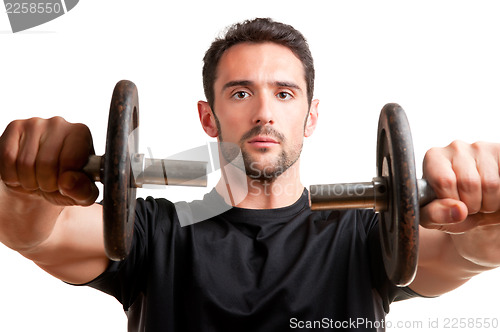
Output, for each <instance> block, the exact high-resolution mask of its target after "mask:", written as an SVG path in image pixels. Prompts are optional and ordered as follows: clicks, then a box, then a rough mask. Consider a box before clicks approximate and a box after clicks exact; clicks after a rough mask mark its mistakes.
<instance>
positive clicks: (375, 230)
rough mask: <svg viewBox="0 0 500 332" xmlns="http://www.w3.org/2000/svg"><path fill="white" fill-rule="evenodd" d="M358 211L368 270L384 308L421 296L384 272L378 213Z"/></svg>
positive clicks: (387, 309) (386, 310) (387, 308)
mask: <svg viewBox="0 0 500 332" xmlns="http://www.w3.org/2000/svg"><path fill="white" fill-rule="evenodd" d="M359 213H360V214H361V215H362V218H363V220H364V222H365V224H364V226H365V230H366V232H367V235H368V248H369V252H370V270H371V273H372V281H373V285H374V287H375V289H376V290H377V292H378V293H379V295H380V296H381V298H382V302H383V306H384V310H385V312H386V313H388V312H389V305H390V304H391V303H392V302H394V301H401V300H406V299H410V298H413V297H423V296H421V295H420V294H418V293H416V292H414V291H413V290H412V289H410V288H409V287H397V286H396V285H394V284H393V283H392V282H391V281H390V280H389V278H388V277H387V274H386V272H385V268H384V262H383V258H382V249H381V244H380V227H379V224H378V223H379V217H378V214H376V213H374V212H373V211H372V210H360V211H359Z"/></svg>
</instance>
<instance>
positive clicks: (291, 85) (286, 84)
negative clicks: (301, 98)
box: [272, 81, 302, 91]
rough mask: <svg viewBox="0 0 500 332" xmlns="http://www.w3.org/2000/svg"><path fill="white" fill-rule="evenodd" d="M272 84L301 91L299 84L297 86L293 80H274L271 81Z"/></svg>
mask: <svg viewBox="0 0 500 332" xmlns="http://www.w3.org/2000/svg"><path fill="white" fill-rule="evenodd" d="M272 85H274V86H277V87H284V88H290V89H295V90H299V91H302V89H301V88H300V86H298V85H297V84H295V83H293V82H286V81H276V82H273V83H272Z"/></svg>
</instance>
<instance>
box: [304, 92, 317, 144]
mask: <svg viewBox="0 0 500 332" xmlns="http://www.w3.org/2000/svg"><path fill="white" fill-rule="evenodd" d="M318 106H319V100H318V99H314V100H313V101H312V102H311V107H310V108H309V114H308V116H307V120H306V124H305V126H304V137H309V136H311V135H312V134H313V132H314V129H316V124H317V123H318Z"/></svg>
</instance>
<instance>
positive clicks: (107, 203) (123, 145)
mask: <svg viewBox="0 0 500 332" xmlns="http://www.w3.org/2000/svg"><path fill="white" fill-rule="evenodd" d="M138 125H139V100H138V93H137V88H136V86H135V84H134V83H132V82H130V81H120V82H118V83H117V84H116V86H115V89H114V91H113V97H112V99H111V106H110V111H109V120H108V132H107V138H106V152H105V155H104V178H103V184H104V193H103V219H104V246H105V249H106V255H107V256H108V258H109V259H112V260H123V259H124V258H125V257H127V255H128V253H129V251H130V246H131V243H132V235H133V231H134V221H135V198H136V189H135V188H134V187H133V186H132V183H133V179H132V176H133V175H132V171H131V164H130V156H131V154H133V153H136V152H137V148H138V135H137V128H138ZM134 130H135V132H134V135H133V136H131V133H132V131H134ZM130 137H132V139H129V138H130Z"/></svg>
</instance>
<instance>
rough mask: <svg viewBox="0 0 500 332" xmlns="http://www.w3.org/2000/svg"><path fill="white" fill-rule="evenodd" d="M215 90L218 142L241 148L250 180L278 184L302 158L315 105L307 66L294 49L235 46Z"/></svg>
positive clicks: (222, 66)
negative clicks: (309, 98)
mask: <svg viewBox="0 0 500 332" xmlns="http://www.w3.org/2000/svg"><path fill="white" fill-rule="evenodd" d="M214 90H215V102H214V113H215V118H214V120H215V122H216V126H217V130H218V139H219V141H222V142H231V143H236V144H237V145H238V146H239V147H240V149H241V152H242V155H243V158H244V162H245V168H246V171H247V174H248V175H249V176H250V177H252V178H256V179H259V180H263V181H273V180H274V179H275V178H276V177H277V176H279V175H280V174H282V173H283V172H284V171H286V170H287V169H288V168H289V167H290V166H292V165H293V164H294V163H295V162H296V161H297V160H298V158H299V156H300V152H301V150H302V143H303V138H304V134H305V128H307V123H308V122H307V121H308V120H309V117H308V113H309V105H308V101H307V87H306V81H305V77H304V69H303V65H302V63H301V62H300V60H299V59H298V58H297V57H296V56H295V55H294V54H293V53H292V52H291V51H290V50H289V49H288V48H286V47H284V46H281V45H277V44H273V43H260V44H250V43H242V44H238V45H235V46H233V47H231V48H229V49H228V50H227V51H226V52H225V53H224V55H223V56H222V58H221V59H220V62H219V65H218V68H217V78H216V80H215V84H214ZM316 104H317V103H316V102H315V103H314V105H315V106H316ZM311 133H312V131H311ZM306 135H307V134H306Z"/></svg>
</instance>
